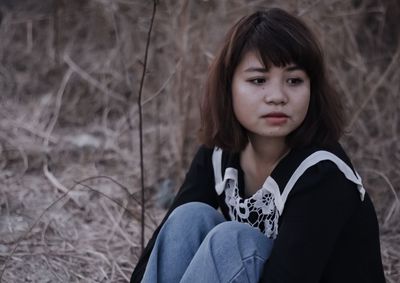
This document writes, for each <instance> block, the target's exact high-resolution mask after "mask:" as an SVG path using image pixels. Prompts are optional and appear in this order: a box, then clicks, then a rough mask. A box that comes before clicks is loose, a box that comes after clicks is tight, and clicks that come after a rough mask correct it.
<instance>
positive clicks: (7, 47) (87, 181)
mask: <svg viewBox="0 0 400 283" xmlns="http://www.w3.org/2000/svg"><path fill="white" fill-rule="evenodd" d="M269 7H281V8H284V9H287V10H288V11H291V12H293V13H295V14H297V15H300V16H301V17H302V18H303V19H304V20H306V21H307V23H308V24H309V25H310V26H311V27H312V28H313V29H314V31H315V32H316V34H317V35H318V38H319V39H320V41H321V43H322V45H323V47H324V50H325V52H326V58H327V62H328V69H329V74H330V78H331V79H332V80H333V81H334V83H335V85H336V87H337V89H338V90H339V91H340V93H341V94H342V95H343V96H344V97H345V101H346V107H347V110H348V111H347V112H348V117H349V127H348V133H347V135H346V136H345V137H344V138H343V140H342V142H343V144H344V146H345V148H346V149H347V150H348V152H349V154H350V155H351V157H352V159H353V161H354V163H355V165H356V167H357V169H358V171H359V173H360V174H361V176H362V177H363V180H364V183H365V187H366V188H367V191H368V192H369V193H370V195H371V196H372V198H373V201H374V203H375V206H376V210H377V212H378V218H379V223H380V228H381V248H382V256H383V263H384V268H385V274H386V277H387V281H388V282H400V236H399V230H400V226H399V223H400V220H399V199H398V196H399V191H400V174H399V172H400V145H399V135H400V114H399V113H400V102H399V99H400V94H399V93H400V80H399V78H400V70H399V63H400V59H399V54H400V44H399V36H400V27H399V25H398V23H399V17H400V3H399V1H397V0H375V1H374V0H351V1H343V0H342V1H341V0H320V1H318V0H284V1H279V0H263V1H261V0H258V1H257V0H253V1H244V0H220V1H217V0H208V1H207V0H191V1H190V0H176V1H174V0H160V1H158V5H157V11H156V17H155V21H154V27H153V31H152V36H151V42H150V48H149V57H148V60H149V61H148V65H147V71H146V78H145V83H144V88H143V93H142V95H143V97H142V103H141V105H142V106H143V142H144V145H143V152H144V169H145V170H144V177H145V179H144V181H145V191H146V195H145V196H146V225H145V226H146V239H148V237H149V236H150V235H151V232H152V231H153V229H154V228H155V227H156V226H157V223H158V222H159V221H160V219H161V218H162V216H163V214H164V213H165V210H164V209H165V207H166V205H167V204H168V201H169V200H170V199H171V196H173V193H174V192H176V190H177V188H178V187H179V185H180V183H181V181H182V178H183V176H184V174H185V171H186V169H187V166H188V164H189V163H190V161H191V158H192V155H193V153H194V151H195V149H196V147H197V142H196V130H197V129H198V125H199V124H198V121H199V112H198V104H199V98H200V96H201V93H202V91H203V84H204V79H205V74H206V72H207V66H208V64H209V63H210V61H211V59H212V58H213V56H214V54H215V53H216V50H217V47H218V45H219V44H220V43H221V41H222V38H223V36H224V33H225V32H226V30H227V29H228V27H229V26H230V25H231V24H232V23H233V22H235V21H236V20H237V19H238V18H239V17H241V16H243V15H245V14H248V13H250V12H252V11H254V10H256V9H264V8H269ZM152 8H153V1H151V0H143V1H139V0H136V1H135V0H40V1H34V0H31V1H28V0H1V1H0V12H1V13H0V14H1V23H0V58H1V62H0V269H1V270H0V272H1V280H0V281H1V282H127V281H128V280H129V277H130V274H131V272H132V270H133V267H134V266H135V264H136V262H137V259H138V256H139V253H140V249H141V246H140V235H141V228H140V227H141V224H140V213H141V212H140V211H141V205H140V190H141V188H140V183H141V182H140V155H139V152H140V151H139V131H138V125H139V124H138V123H139V116H138V113H139V111H138V110H139V109H138V103H137V100H138V92H139V82H140V78H141V74H142V71H143V64H144V54H145V46H146V37H147V33H148V30H149V26H150V19H151V13H152ZM337 209H340V207H338V208H337Z"/></svg>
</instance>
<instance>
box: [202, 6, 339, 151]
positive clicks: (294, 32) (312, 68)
mask: <svg viewBox="0 0 400 283" xmlns="http://www.w3.org/2000/svg"><path fill="white" fill-rule="evenodd" d="M249 51H255V52H257V53H258V54H259V56H260V59H261V60H262V62H263V64H264V65H265V67H266V68H268V67H269V66H270V65H271V64H272V65H275V66H278V67H283V66H286V65H288V64H291V63H293V64H296V65H297V66H299V67H300V68H301V69H303V70H304V71H305V72H306V73H307V75H308V77H309V78H310V104H309V108H308V112H307V115H306V117H305V119H304V121H303V123H302V124H301V125H300V126H299V127H298V128H297V129H296V130H294V131H293V132H292V133H290V134H289V135H288V136H287V138H286V142H287V144H288V145H289V146H290V147H291V148H293V147H300V146H307V145H310V144H319V145H328V144H330V143H333V142H335V141H337V140H338V139H339V138H340V136H341V134H342V132H343V128H344V117H343V115H344V113H343V107H342V103H341V100H340V98H339V96H338V95H337V93H336V92H335V90H334V89H333V88H332V87H331V84H330V83H329V82H328V80H327V78H326V75H325V66H324V59H323V54H322V50H321V48H320V46H319V43H318V41H317V40H316V38H315V36H314V35H313V33H312V32H311V31H310V29H309V28H308V27H307V26H306V25H305V24H304V23H303V22H302V21H301V20H300V19H299V18H296V17H294V16H292V15H290V14H289V13H287V12H285V11H283V10H281V9H277V8H274V9H270V10H268V11H259V12H255V13H253V14H251V15H249V16H246V17H243V18H242V19H240V20H239V21H238V22H237V23H236V24H235V25H234V26H233V27H232V28H231V29H230V30H229V32H228V34H227V36H226V38H225V41H224V44H223V46H222V49H221V50H220V51H219V53H218V55H217V57H216V58H215V59H214V62H213V64H212V65H211V66H210V69H209V73H208V78H207V83H206V91H205V95H204V96H203V100H202V103H201V128H200V132H199V136H200V141H201V142H202V143H203V144H205V145H207V146H209V147H214V146H217V147H220V148H222V149H226V150H229V151H233V152H238V151H241V150H243V149H244V147H245V146H246V145H247V143H248V136H247V132H246V129H245V128H243V126H242V125H241V124H240V123H239V122H238V120H237V119H236V117H235V114H234V111H233V106H232V89H231V87H232V80H233V75H234V72H235V69H236V67H237V66H238V65H239V63H240V61H241V59H242V58H243V56H244V55H245V54H246V53H247V52H249Z"/></svg>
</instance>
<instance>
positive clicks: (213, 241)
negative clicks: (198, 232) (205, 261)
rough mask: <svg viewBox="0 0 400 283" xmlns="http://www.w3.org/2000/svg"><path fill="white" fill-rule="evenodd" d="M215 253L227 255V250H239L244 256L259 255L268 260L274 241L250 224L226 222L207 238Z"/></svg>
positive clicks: (212, 231) (214, 229)
mask: <svg viewBox="0 0 400 283" xmlns="http://www.w3.org/2000/svg"><path fill="white" fill-rule="evenodd" d="M205 240H206V241H208V245H209V246H210V247H218V249H216V250H215V249H212V250H213V252H216V251H218V252H221V253H225V252H226V250H232V249H234V250H237V251H240V253H241V254H242V255H243V256H251V255H254V254H255V253H257V254H258V255H260V256H262V257H263V258H265V259H266V258H267V257H268V256H269V254H270V252H271V249H272V245H273V241H272V240H271V239H269V238H267V236H265V235H264V234H262V233H261V232H260V231H259V230H258V229H256V228H253V227H251V226H250V225H248V224H244V223H239V222H236V221H226V222H223V223H221V224H219V225H217V226H216V227H214V228H213V229H212V230H211V231H210V232H209V234H208V235H207V238H206V239H205Z"/></svg>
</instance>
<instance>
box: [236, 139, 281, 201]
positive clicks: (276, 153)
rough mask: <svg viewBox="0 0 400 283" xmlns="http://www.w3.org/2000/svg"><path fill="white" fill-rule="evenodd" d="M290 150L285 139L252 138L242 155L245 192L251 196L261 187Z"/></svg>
mask: <svg viewBox="0 0 400 283" xmlns="http://www.w3.org/2000/svg"><path fill="white" fill-rule="evenodd" d="M288 152H289V147H288V146H287V145H286V143H285V141H284V140H283V139H268V140H264V139H262V140H260V139H251V138H250V140H249V143H248V144H247V146H246V148H245V149H244V150H243V152H242V153H241V156H240V165H241V167H242V170H243V172H244V175H245V176H244V177H245V178H244V179H245V180H244V181H245V192H246V195H248V196H250V195H252V194H254V193H255V192H256V191H257V190H259V189H260V188H261V186H262V185H263V183H264V181H265V179H266V178H267V177H268V176H269V175H270V174H271V172H272V171H273V170H274V168H275V166H276V165H277V164H278V163H279V161H280V160H281V159H282V158H283V157H284V156H285V155H286V154H287V153H288Z"/></svg>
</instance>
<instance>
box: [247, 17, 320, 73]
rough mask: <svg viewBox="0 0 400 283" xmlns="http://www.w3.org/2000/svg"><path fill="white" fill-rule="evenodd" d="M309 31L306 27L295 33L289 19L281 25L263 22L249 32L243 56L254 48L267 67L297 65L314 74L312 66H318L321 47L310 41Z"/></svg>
mask: <svg viewBox="0 0 400 283" xmlns="http://www.w3.org/2000/svg"><path fill="white" fill-rule="evenodd" d="M285 24H286V25H285ZM307 33H308V31H307V30H301V29H300V30H298V31H297V33H296V32H293V28H290V22H286V23H279V24H278V23H277V22H275V21H274V20H273V19H269V20H268V21H260V22H259V23H257V24H256V25H255V26H254V27H253V30H252V31H251V32H250V34H249V37H248V39H247V42H246V43H245V46H244V48H243V49H242V54H241V55H242V56H244V54H245V53H247V52H249V51H255V52H257V53H258V55H259V59H260V61H261V62H262V63H263V64H264V66H265V67H266V68H267V69H268V68H270V67H271V65H273V66H277V67H284V66H287V65H290V64H295V65H297V66H298V67H300V68H301V69H303V70H305V71H306V72H307V74H308V75H312V74H311V72H312V70H313V68H314V67H313V66H315V65H319V64H318V63H319V62H318V61H319V60H318V57H319V55H320V54H318V49H319V48H318V47H317V46H315V44H314V43H313V42H311V41H309V40H307V39H308V34H307ZM316 51H317V52H316Z"/></svg>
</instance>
